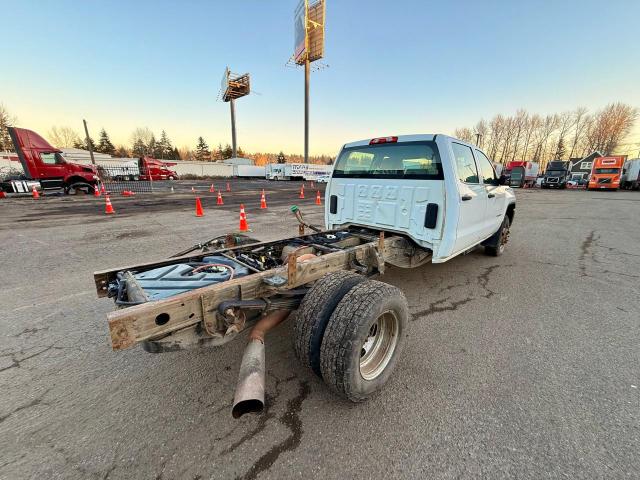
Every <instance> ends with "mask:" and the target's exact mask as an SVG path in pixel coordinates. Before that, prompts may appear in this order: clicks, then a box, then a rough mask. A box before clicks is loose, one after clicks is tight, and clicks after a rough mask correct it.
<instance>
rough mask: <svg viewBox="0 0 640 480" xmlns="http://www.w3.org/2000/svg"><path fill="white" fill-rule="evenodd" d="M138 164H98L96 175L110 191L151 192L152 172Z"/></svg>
mask: <svg viewBox="0 0 640 480" xmlns="http://www.w3.org/2000/svg"><path fill="white" fill-rule="evenodd" d="M149 170H150V169H149V168H148V167H139V166H137V165H136V166H113V167H112V166H109V167H105V166H102V165H100V166H98V175H99V176H100V179H101V180H102V182H103V183H104V186H105V188H106V189H107V190H108V191H110V192H123V191H125V190H128V191H130V192H136V193H142V192H153V175H152V173H153V172H150V171H149Z"/></svg>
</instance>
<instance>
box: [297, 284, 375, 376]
mask: <svg viewBox="0 0 640 480" xmlns="http://www.w3.org/2000/svg"><path fill="white" fill-rule="evenodd" d="M363 281H364V277H363V276H362V275H358V274H356V273H353V272H347V271H340V272H334V273H328V274H326V275H325V276H323V277H322V278H321V279H320V280H318V281H317V282H316V283H315V284H314V285H313V287H311V290H309V292H308V293H307V294H306V295H305V297H304V298H303V299H302V303H300V307H299V308H298V312H297V315H296V321H295V325H294V335H293V346H294V350H295V353H296V356H297V357H298V359H299V360H300V361H301V362H302V364H303V365H305V366H307V367H309V368H310V369H311V370H312V371H313V372H314V373H315V374H316V375H318V376H319V377H322V373H321V370H320V345H321V344H322V338H323V337H324V332H325V329H326V327H327V323H328V322H329V318H330V317H331V314H332V313H333V310H334V309H335V308H336V305H338V303H339V302H340V300H342V298H343V297H344V296H345V295H346V294H347V293H348V292H349V291H350V290H351V289H352V288H353V287H355V286H356V285H357V284H359V283H361V282H363Z"/></svg>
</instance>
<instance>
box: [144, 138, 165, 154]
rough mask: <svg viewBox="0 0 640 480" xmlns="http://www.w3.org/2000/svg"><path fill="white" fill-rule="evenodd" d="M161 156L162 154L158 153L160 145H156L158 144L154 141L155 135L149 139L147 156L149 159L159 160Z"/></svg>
mask: <svg viewBox="0 0 640 480" xmlns="http://www.w3.org/2000/svg"><path fill="white" fill-rule="evenodd" d="M161 154H162V152H160V145H159V144H158V142H157V140H156V136H155V135H151V139H150V140H149V143H148V144H147V155H149V156H150V157H153V158H160V157H161Z"/></svg>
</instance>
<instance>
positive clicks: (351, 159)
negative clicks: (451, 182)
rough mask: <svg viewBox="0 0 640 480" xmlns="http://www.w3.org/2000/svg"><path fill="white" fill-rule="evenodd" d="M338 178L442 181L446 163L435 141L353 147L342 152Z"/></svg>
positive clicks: (335, 175) (336, 172)
mask: <svg viewBox="0 0 640 480" xmlns="http://www.w3.org/2000/svg"><path fill="white" fill-rule="evenodd" d="M333 176H334V177H336V178H350V177H357V178H390V179H419V180H442V179H443V178H444V176H443V174H442V163H441V162H440V154H439V153H438V147H437V145H436V143H435V142H433V141H424V142H402V143H392V144H389V143H387V144H384V143H383V144H379V145H363V146H361V147H349V148H345V149H343V150H342V152H340V156H339V157H338V160H336V166H335V168H334V170H333Z"/></svg>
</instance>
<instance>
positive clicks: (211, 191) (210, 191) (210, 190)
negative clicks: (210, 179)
mask: <svg viewBox="0 0 640 480" xmlns="http://www.w3.org/2000/svg"><path fill="white" fill-rule="evenodd" d="M215 191H216V190H215V188H213V183H212V184H211V187H210V188H209V193H213V192H215Z"/></svg>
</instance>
